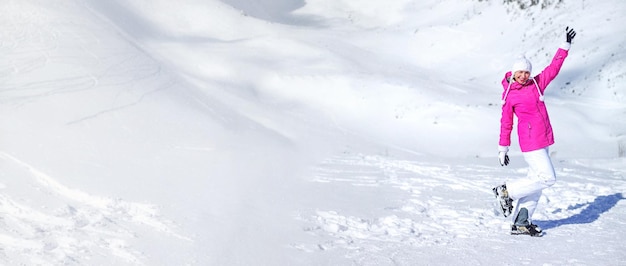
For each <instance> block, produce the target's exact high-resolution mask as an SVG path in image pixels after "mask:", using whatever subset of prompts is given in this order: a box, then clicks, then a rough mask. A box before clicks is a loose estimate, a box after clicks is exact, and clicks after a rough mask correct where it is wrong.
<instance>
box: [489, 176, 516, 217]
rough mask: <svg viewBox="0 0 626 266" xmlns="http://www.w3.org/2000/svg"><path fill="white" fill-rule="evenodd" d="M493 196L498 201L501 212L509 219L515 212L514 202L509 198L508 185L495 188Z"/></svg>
mask: <svg viewBox="0 0 626 266" xmlns="http://www.w3.org/2000/svg"><path fill="white" fill-rule="evenodd" d="M492 190H493V194H494V195H495V196H496V199H497V200H498V204H499V206H500V211H502V215H504V217H508V216H509V215H511V212H513V200H512V199H511V198H509V192H508V191H507V190H506V184H505V185H500V186H497V187H494V188H493V189H492Z"/></svg>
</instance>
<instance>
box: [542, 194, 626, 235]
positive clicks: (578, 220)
mask: <svg viewBox="0 0 626 266" xmlns="http://www.w3.org/2000/svg"><path fill="white" fill-rule="evenodd" d="M623 199H625V198H624V196H623V195H622V193H615V194H613V195H607V196H599V197H597V198H596V199H595V200H594V201H593V202H590V203H586V204H578V205H576V206H572V207H570V208H568V209H571V210H573V209H578V208H582V207H584V206H587V207H586V208H585V209H584V210H582V211H581V212H580V213H579V214H576V215H573V216H571V217H568V218H564V219H559V220H553V221H541V220H539V221H535V222H536V223H537V225H539V226H541V228H542V229H544V230H547V229H552V228H555V227H559V226H561V225H568V224H588V223H592V222H594V221H596V220H598V218H600V215H601V214H603V213H605V212H607V211H609V210H610V209H611V208H613V207H614V206H615V205H616V204H617V203H618V202H619V201H620V200H623Z"/></svg>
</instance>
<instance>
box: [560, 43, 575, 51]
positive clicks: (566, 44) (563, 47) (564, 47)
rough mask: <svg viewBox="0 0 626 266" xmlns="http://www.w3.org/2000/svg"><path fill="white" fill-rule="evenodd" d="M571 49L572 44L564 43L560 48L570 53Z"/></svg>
mask: <svg viewBox="0 0 626 266" xmlns="http://www.w3.org/2000/svg"><path fill="white" fill-rule="evenodd" d="M571 47H572V44H571V43H568V42H563V43H562V44H561V46H559V48H561V49H563V50H566V51H569V48H571Z"/></svg>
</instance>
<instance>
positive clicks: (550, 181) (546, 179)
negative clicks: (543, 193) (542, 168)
mask: <svg viewBox="0 0 626 266" xmlns="http://www.w3.org/2000/svg"><path fill="white" fill-rule="evenodd" d="M539 179H540V180H541V181H542V182H543V184H544V185H545V186H546V187H551V186H552V185H554V184H555V183H556V175H550V174H548V175H546V174H543V175H539Z"/></svg>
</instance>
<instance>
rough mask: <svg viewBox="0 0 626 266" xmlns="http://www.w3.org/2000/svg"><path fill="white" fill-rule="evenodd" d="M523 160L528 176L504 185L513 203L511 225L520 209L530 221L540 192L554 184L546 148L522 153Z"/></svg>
mask: <svg viewBox="0 0 626 266" xmlns="http://www.w3.org/2000/svg"><path fill="white" fill-rule="evenodd" d="M523 154H524V160H526V163H527V164H528V175H527V176H526V177H525V178H520V179H516V180H510V181H508V182H507V183H506V189H507V190H508V192H509V197H510V198H512V199H513V200H514V201H515V203H514V204H515V211H514V212H513V215H512V217H513V223H515V218H517V214H518V213H519V210H520V209H521V208H526V209H527V210H528V219H529V220H530V221H532V217H533V213H534V212H535V208H537V203H538V202H539V198H540V197H541V191H542V190H543V189H545V188H548V187H551V186H552V185H554V183H555V182H556V174H555V173H554V167H553V166H552V161H551V160H550V154H549V151H548V148H547V147H546V148H543V149H539V150H534V151H530V152H524V153H523Z"/></svg>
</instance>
